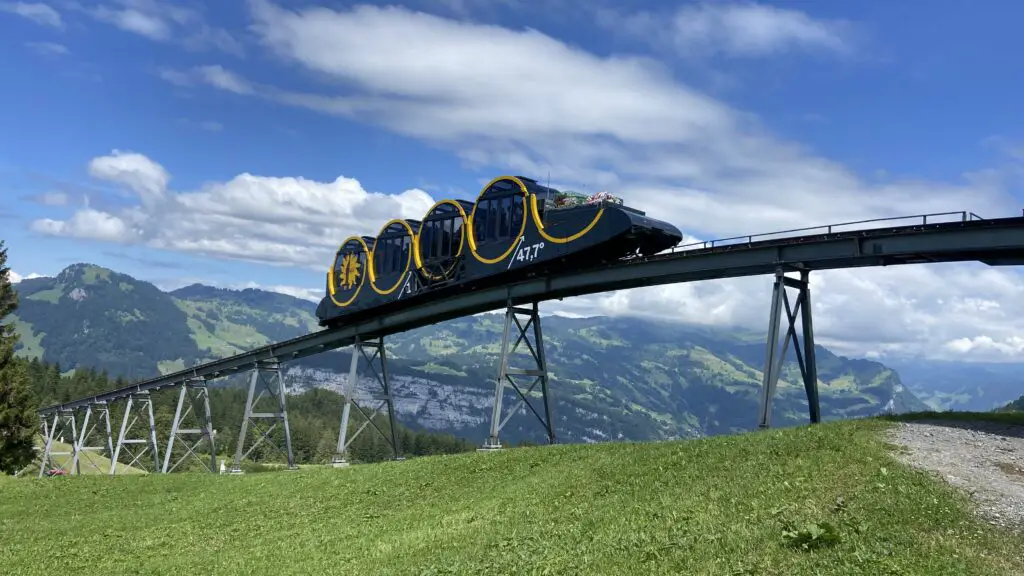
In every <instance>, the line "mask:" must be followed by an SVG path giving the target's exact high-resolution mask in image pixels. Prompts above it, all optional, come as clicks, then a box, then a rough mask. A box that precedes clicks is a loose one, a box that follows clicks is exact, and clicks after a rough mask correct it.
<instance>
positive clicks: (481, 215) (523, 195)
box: [316, 176, 682, 326]
mask: <svg viewBox="0 0 1024 576" xmlns="http://www.w3.org/2000/svg"><path fill="white" fill-rule="evenodd" d="M559 199H561V200H564V199H565V195H564V194H563V193H561V192H559V191H558V190H555V189H553V188H548V187H546V186H542V185H540V184H538V183H537V182H536V181H535V180H532V179H530V178H526V177H523V176H500V177H498V178H495V179H494V180H492V181H491V182H489V183H488V184H487V185H486V186H484V188H483V192H481V194H480V196H479V197H478V198H477V201H476V203H473V202H467V201H465V200H442V201H440V202H438V203H437V204H435V205H434V206H433V207H431V209H430V210H428V211H427V214H426V215H425V216H424V218H423V219H422V220H391V221H390V222H387V223H386V224H384V226H383V227H382V229H381V231H380V233H379V234H378V235H377V237H376V238H373V237H369V236H362V237H360V236H352V237H350V238H348V239H347V240H345V242H343V243H342V244H341V247H340V248H339V249H338V252H337V254H336V255H335V259H334V263H333V265H332V266H331V269H330V271H328V273H327V295H326V297H324V299H323V300H322V301H321V302H320V305H319V306H318V307H317V311H316V314H317V317H318V318H319V320H320V325H321V326H337V325H340V324H342V323H344V322H346V321H352V320H354V319H356V318H358V317H363V316H366V315H368V314H372V313H374V311H375V310H378V309H379V308H380V307H382V306H386V305H388V306H389V308H393V307H396V306H399V305H404V304H411V303H413V302H416V301H419V300H421V299H422V298H429V297H430V295H433V294H437V293H438V292H447V291H449V290H459V291H464V290H474V289H478V288H481V287H484V286H492V285H495V284H504V283H509V282H515V281H517V280H521V279H525V278H529V277H532V276H538V275H541V276H542V275H545V274H546V273H548V272H549V271H552V270H558V271H565V270H568V269H579V268H586V267H588V266H593V265H595V264H598V263H600V262H610V261H614V260H617V259H619V258H622V257H624V256H628V255H631V254H635V253H637V252H639V253H640V254H642V255H651V254H656V253H658V252H660V251H662V250H665V249H667V248H670V247H672V246H674V245H676V244H677V243H678V242H679V241H680V240H681V239H682V234H681V233H680V232H679V230H678V229H677V228H676V227H674V226H672V225H671V224H668V223H665V222H662V221H659V220H654V219H652V218H648V217H647V216H645V215H644V213H643V212H640V211H639V210H634V209H632V208H628V207H625V206H623V205H622V204H621V201H614V200H598V201H592V202H590V203H580V202H577V203H576V205H569V206H558V205H556V203H557V200H559Z"/></svg>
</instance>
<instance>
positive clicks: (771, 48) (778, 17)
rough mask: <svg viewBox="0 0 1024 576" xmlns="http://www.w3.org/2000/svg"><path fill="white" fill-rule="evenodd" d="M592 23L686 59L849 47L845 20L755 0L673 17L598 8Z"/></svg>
mask: <svg viewBox="0 0 1024 576" xmlns="http://www.w3.org/2000/svg"><path fill="white" fill-rule="evenodd" d="M597 21H598V24H600V25H602V26H603V27H605V28H607V29H609V30H611V31H612V32H613V33H618V34H624V35H626V36H629V37H633V38H637V39H641V40H643V41H644V42H647V43H651V44H654V45H656V46H658V47H667V48H670V49H672V50H675V51H676V52H678V53H679V54H680V55H682V56H685V57H708V56H714V55H727V56H732V57H739V58H755V57H763V56H768V55H773V54H776V53H780V52H787V51H806V52H813V53H827V54H838V55H848V54H850V53H852V51H853V49H854V41H853V38H852V35H853V30H852V26H851V25H850V24H849V23H848V22H844V21H837V20H820V19H815V18H812V17H811V16H808V15H807V14H805V13H803V12H801V11H799V10H792V9H786V8H778V7H775V6H769V5H765V4H758V3H755V2H743V3H724V2H715V3H700V4H688V5H686V6H683V7H680V8H678V9H677V10H676V11H675V12H674V13H673V14H662V13H658V14H656V13H651V12H640V13H636V14H618V13H616V12H615V11H611V10H599V11H598V20H597Z"/></svg>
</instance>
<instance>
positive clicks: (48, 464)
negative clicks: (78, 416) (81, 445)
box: [39, 410, 78, 478]
mask: <svg viewBox="0 0 1024 576" xmlns="http://www.w3.org/2000/svg"><path fill="white" fill-rule="evenodd" d="M42 425H43V427H44V430H43V432H44V434H45V435H46V436H45V437H46V443H45V444H44V445H43V452H42V455H41V456H40V457H39V478H42V477H43V475H44V474H46V471H47V470H49V469H51V468H56V467H57V465H56V462H54V461H53V456H72V455H73V453H74V452H73V450H74V442H75V439H76V438H78V427H77V426H76V422H75V413H74V411H72V410H58V411H56V412H54V414H53V420H51V421H50V422H49V423H47V422H46V421H45V420H44V421H43V422H42ZM66 432H70V433H71V439H72V440H71V447H72V451H70V452H55V451H54V450H53V448H54V446H53V443H54V442H55V441H56V439H57V438H60V437H61V436H63V435H64V434H65V433H66ZM69 468H70V467H69ZM69 472H70V470H69Z"/></svg>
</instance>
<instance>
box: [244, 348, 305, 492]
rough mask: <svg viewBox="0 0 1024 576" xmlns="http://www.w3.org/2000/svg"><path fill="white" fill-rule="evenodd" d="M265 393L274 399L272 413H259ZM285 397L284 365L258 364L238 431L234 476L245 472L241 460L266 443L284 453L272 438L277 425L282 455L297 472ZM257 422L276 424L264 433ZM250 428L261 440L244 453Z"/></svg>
mask: <svg viewBox="0 0 1024 576" xmlns="http://www.w3.org/2000/svg"><path fill="white" fill-rule="evenodd" d="M257 387H259V389H260V391H259V394H258V395H256V388H257ZM264 394H269V396H270V397H271V398H273V399H274V405H273V409H272V410H273V411H268V412H257V411H256V407H257V406H258V405H259V403H260V400H262V399H263V395H264ZM286 394H287V389H286V388H285V383H284V376H283V375H282V374H281V364H280V363H279V362H276V361H265V362H257V363H256V365H255V366H254V367H253V369H252V372H251V373H250V374H249V395H248V396H247V397H246V400H245V414H244V415H243V416H242V428H241V430H239V432H238V446H237V447H236V448H235V460H234V463H232V465H231V474H241V473H242V467H241V466H242V459H243V458H245V457H247V456H248V455H249V454H251V453H252V451H253V450H255V449H256V447H257V446H259V445H260V444H262V443H263V441H264V440H266V441H267V443H269V444H270V445H271V446H273V447H274V448H276V449H277V450H278V451H281V447H280V446H278V445H277V444H276V443H275V442H274V440H273V439H271V438H270V433H271V432H273V430H274V428H276V427H277V425H278V424H281V427H282V428H283V429H284V450H283V452H284V454H285V457H286V458H287V459H288V469H289V470H295V469H296V467H295V458H294V456H293V455H292V433H291V428H290V427H289V426H288V410H287V408H286V405H287V402H286V400H285V395H286ZM254 396H255V398H254ZM265 409H266V410H271V406H269V405H268V406H267V407H266V408H265ZM257 420H275V422H274V423H273V424H271V425H270V428H267V430H265V431H264V430H263V428H261V427H260V425H259V424H257V422H256V421H257ZM250 425H251V426H252V427H253V429H254V430H256V431H257V432H258V433H259V438H258V439H257V440H256V441H255V442H253V443H252V446H250V447H249V449H248V450H245V452H243V449H244V448H245V439H246V435H247V433H248V431H249V426H250Z"/></svg>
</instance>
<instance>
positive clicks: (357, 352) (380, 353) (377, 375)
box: [331, 336, 403, 468]
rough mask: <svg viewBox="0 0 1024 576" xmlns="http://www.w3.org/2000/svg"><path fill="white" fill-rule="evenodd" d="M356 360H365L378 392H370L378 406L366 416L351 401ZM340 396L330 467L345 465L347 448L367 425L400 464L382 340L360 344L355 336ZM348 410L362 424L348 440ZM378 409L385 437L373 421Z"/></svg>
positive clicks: (355, 382)
mask: <svg viewBox="0 0 1024 576" xmlns="http://www.w3.org/2000/svg"><path fill="white" fill-rule="evenodd" d="M367 349H369V350H372V351H373V354H372V355H368V354H367ZM360 356H362V357H363V359H364V360H366V363H367V365H368V366H369V368H370V371H371V372H373V376H374V380H375V381H376V383H377V385H378V386H379V388H380V392H379V393H378V394H376V395H374V394H373V393H372V392H371V396H372V397H373V400H374V401H377V402H379V404H377V406H376V407H375V408H374V410H373V412H371V413H369V414H367V413H366V411H365V410H363V408H362V407H360V406H359V405H358V404H356V401H355V400H356V398H355V394H356V387H357V385H358V381H359V357H360ZM375 362H376V363H377V364H379V365H380V370H379V371H378V370H377V366H376V365H375ZM374 392H376V391H374ZM344 396H345V398H344V404H343V406H342V408H341V430H339V431H338V447H337V449H336V450H335V454H334V458H333V459H332V460H331V463H332V464H333V465H334V466H335V467H336V468H340V467H344V466H348V465H349V453H348V449H349V446H350V445H351V444H352V442H353V441H354V440H355V439H356V437H358V436H359V434H360V433H361V432H362V431H363V430H364V429H365V428H366V427H367V426H368V425H369V426H372V427H373V428H374V429H375V430H377V433H378V434H380V436H381V438H383V439H384V440H385V441H386V442H387V443H388V445H389V446H390V447H391V453H392V458H393V459H395V460H402V459H403V458H402V457H401V447H400V446H399V445H398V444H399V443H398V430H397V426H398V424H397V417H398V414H397V412H396V411H395V398H394V394H393V392H392V389H391V377H390V375H389V373H388V357H387V350H386V349H385V347H384V338H377V339H371V340H366V341H363V340H362V339H361V338H360V337H359V336H356V341H355V343H354V344H353V345H352V362H351V364H349V370H348V381H347V382H345V390H344ZM352 408H355V409H356V411H357V412H359V413H360V414H362V416H363V420H364V421H363V424H362V425H361V426H360V427H359V428H358V429H356V431H355V432H353V433H352V435H351V436H349V434H348V419H349V412H350V411H351V409H352ZM382 409H386V410H387V416H388V428H389V433H385V432H384V431H383V430H381V428H380V426H378V425H377V423H376V422H374V421H373V419H374V418H375V417H376V416H377V415H378V414H379V413H380V411H381V410H382Z"/></svg>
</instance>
